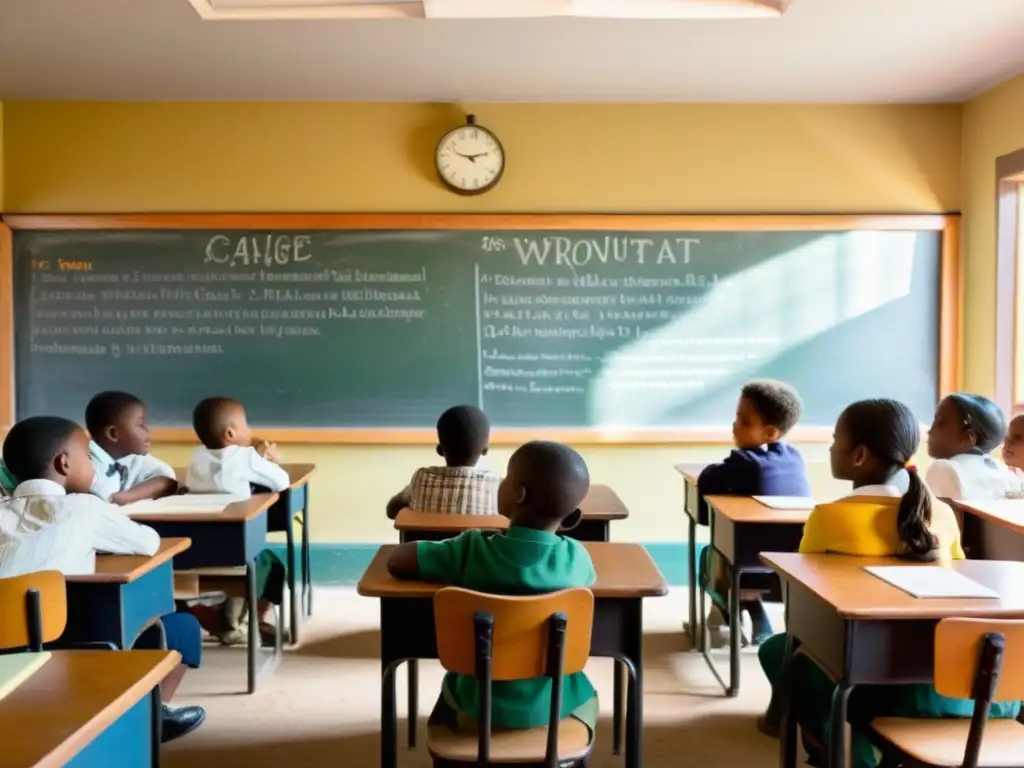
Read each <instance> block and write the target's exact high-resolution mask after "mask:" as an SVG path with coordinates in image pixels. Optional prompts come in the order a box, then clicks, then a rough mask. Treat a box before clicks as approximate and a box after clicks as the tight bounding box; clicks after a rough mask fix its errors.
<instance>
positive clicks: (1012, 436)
mask: <svg viewBox="0 0 1024 768" xmlns="http://www.w3.org/2000/svg"><path fill="white" fill-rule="evenodd" d="M1003 463H1004V464H1006V466H1007V467H1009V469H1010V471H1011V472H1013V474H1014V475H1016V476H1017V477H1024V413H1022V414H1020V415H1018V416H1014V417H1013V419H1011V420H1010V426H1009V427H1007V429H1006V439H1005V440H1004V441H1003Z"/></svg>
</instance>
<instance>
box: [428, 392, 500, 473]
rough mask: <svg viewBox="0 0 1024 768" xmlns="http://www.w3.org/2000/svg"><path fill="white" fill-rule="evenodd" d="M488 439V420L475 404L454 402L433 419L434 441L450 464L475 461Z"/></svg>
mask: <svg viewBox="0 0 1024 768" xmlns="http://www.w3.org/2000/svg"><path fill="white" fill-rule="evenodd" d="M490 439H491V422H490V421H488V419H487V414H485V413H484V412H483V411H481V410H480V409H479V408H477V407H476V406H475V405H456V406H455V407H454V408H449V409H448V410H447V411H445V412H444V413H442V414H441V418H439V419H438V420H437V442H438V443H439V444H440V446H441V450H442V451H444V455H445V458H446V459H447V460H448V461H449V462H450V463H451V462H454V463H456V464H466V463H467V462H472V463H474V464H475V463H476V461H477V460H478V459H479V458H480V455H481V454H482V453H483V452H484V450H485V449H486V448H487V443H488V441H489V440H490ZM467 465H468V464H467Z"/></svg>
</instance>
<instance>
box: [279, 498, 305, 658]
mask: <svg viewBox="0 0 1024 768" xmlns="http://www.w3.org/2000/svg"><path fill="white" fill-rule="evenodd" d="M294 525H295V520H294V519H293V518H289V520H288V525H287V526H286V528H285V536H286V538H287V544H286V546H285V554H286V556H287V558H288V564H287V566H288V576H287V578H288V613H289V619H288V628H289V629H290V630H291V635H290V636H289V638H288V641H289V643H290V644H291V645H298V644H299V603H300V602H302V600H303V599H304V597H305V591H306V590H305V588H306V585H305V577H303V585H302V588H303V589H302V591H303V595H302V596H301V597H300V596H299V593H298V592H296V591H295V531H294V530H293V527H294ZM302 571H303V573H305V571H306V569H305V568H303V569H302ZM279 621H280V622H282V623H283V622H284V616H283V615H282V616H281V617H280V619H279Z"/></svg>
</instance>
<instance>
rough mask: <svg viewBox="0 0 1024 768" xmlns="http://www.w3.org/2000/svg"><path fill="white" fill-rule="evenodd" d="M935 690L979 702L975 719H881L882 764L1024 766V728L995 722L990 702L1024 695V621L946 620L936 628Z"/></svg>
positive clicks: (877, 737)
mask: <svg viewBox="0 0 1024 768" xmlns="http://www.w3.org/2000/svg"><path fill="white" fill-rule="evenodd" d="M975 659H976V660H977V661H976V663H969V660H975ZM935 690H937V691H938V692H939V693H940V694H942V695H943V696H949V697H950V698H956V699H973V701H974V716H973V717H972V718H971V719H970V720H968V719H966V718H964V719H907V718H876V719H875V720H873V721H872V723H871V737H872V740H873V741H874V742H875V744H876V746H878V748H879V749H881V750H882V754H883V760H882V765H883V766H903V768H925V766H942V767H943V768H946V767H950V768H952V767H953V766H955V767H956V768H961V766H962V768H1021V767H1022V766H1024V725H1021V723H1019V722H1017V721H1016V720H1009V719H1005V720H1004V719H1000V720H989V717H988V711H989V705H990V704H991V703H993V702H997V701H1016V700H1020V699H1022V698H1024V621H991V620H985V619H944V620H943V621H940V622H939V624H938V626H937V627H936V628H935Z"/></svg>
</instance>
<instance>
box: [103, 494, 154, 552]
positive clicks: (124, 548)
mask: <svg viewBox="0 0 1024 768" xmlns="http://www.w3.org/2000/svg"><path fill="white" fill-rule="evenodd" d="M86 498H89V497H86ZM92 501H93V502H94V503H93V504H92V505H91V507H92V510H91V511H92V512H93V513H94V514H95V516H96V520H95V526H94V528H93V548H94V549H95V550H96V551H97V552H109V553H111V554H114V555H155V554H156V551H157V550H158V549H159V548H160V535H159V534H158V533H157V532H156V531H154V530H153V529H152V528H150V527H149V526H148V525H139V524H138V523H136V522H134V521H133V520H131V519H130V518H129V517H128V516H127V515H125V514H124V513H123V512H121V511H120V510H119V509H117V508H116V507H115V506H113V505H112V504H108V503H106V502H105V501H101V500H100V499H96V498H92Z"/></svg>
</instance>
